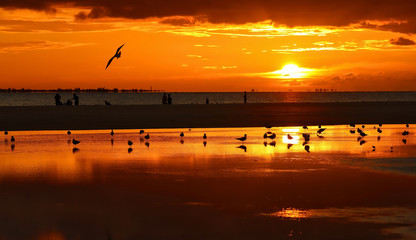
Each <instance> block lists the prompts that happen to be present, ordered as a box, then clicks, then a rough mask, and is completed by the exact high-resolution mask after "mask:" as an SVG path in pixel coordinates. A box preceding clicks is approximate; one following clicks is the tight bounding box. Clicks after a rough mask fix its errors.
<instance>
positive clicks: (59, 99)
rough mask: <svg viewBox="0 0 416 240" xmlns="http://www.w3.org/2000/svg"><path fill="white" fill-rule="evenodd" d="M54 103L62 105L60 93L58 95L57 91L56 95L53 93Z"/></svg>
mask: <svg viewBox="0 0 416 240" xmlns="http://www.w3.org/2000/svg"><path fill="white" fill-rule="evenodd" d="M55 104H56V106H58V105H62V102H61V95H59V93H56V95H55Z"/></svg>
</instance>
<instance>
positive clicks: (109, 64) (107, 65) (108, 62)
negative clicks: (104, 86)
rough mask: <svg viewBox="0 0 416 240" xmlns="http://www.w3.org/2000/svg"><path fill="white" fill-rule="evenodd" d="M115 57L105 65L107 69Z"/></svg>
mask: <svg viewBox="0 0 416 240" xmlns="http://www.w3.org/2000/svg"><path fill="white" fill-rule="evenodd" d="M113 59H114V57H112V58H110V60H108V63H107V66H106V67H105V69H107V68H108V66H110V63H111V62H112V61H113Z"/></svg>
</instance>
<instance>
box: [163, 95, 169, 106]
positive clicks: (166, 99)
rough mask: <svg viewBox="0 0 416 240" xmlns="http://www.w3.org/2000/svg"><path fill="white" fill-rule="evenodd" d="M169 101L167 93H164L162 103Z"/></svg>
mask: <svg viewBox="0 0 416 240" xmlns="http://www.w3.org/2000/svg"><path fill="white" fill-rule="evenodd" d="M167 101H168V97H167V96H166V93H164V94H163V97H162V104H166V103H167Z"/></svg>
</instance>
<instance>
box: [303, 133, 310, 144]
mask: <svg viewBox="0 0 416 240" xmlns="http://www.w3.org/2000/svg"><path fill="white" fill-rule="evenodd" d="M302 137H303V138H304V139H305V142H309V141H310V140H311V135H310V134H309V133H303V134H302Z"/></svg>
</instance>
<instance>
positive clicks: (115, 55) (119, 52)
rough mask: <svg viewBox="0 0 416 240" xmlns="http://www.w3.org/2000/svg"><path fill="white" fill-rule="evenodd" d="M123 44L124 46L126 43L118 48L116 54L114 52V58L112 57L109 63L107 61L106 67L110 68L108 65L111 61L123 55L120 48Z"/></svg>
mask: <svg viewBox="0 0 416 240" xmlns="http://www.w3.org/2000/svg"><path fill="white" fill-rule="evenodd" d="M123 46H124V44H123V45H121V46H120V47H119V48H117V51H116V54H114V56H113V57H112V58H110V60H108V63H107V66H106V67H105V69H107V68H108V66H110V63H111V62H112V61H113V59H114V58H117V59H119V58H120V57H121V51H120V49H121V48H122V47H123Z"/></svg>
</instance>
